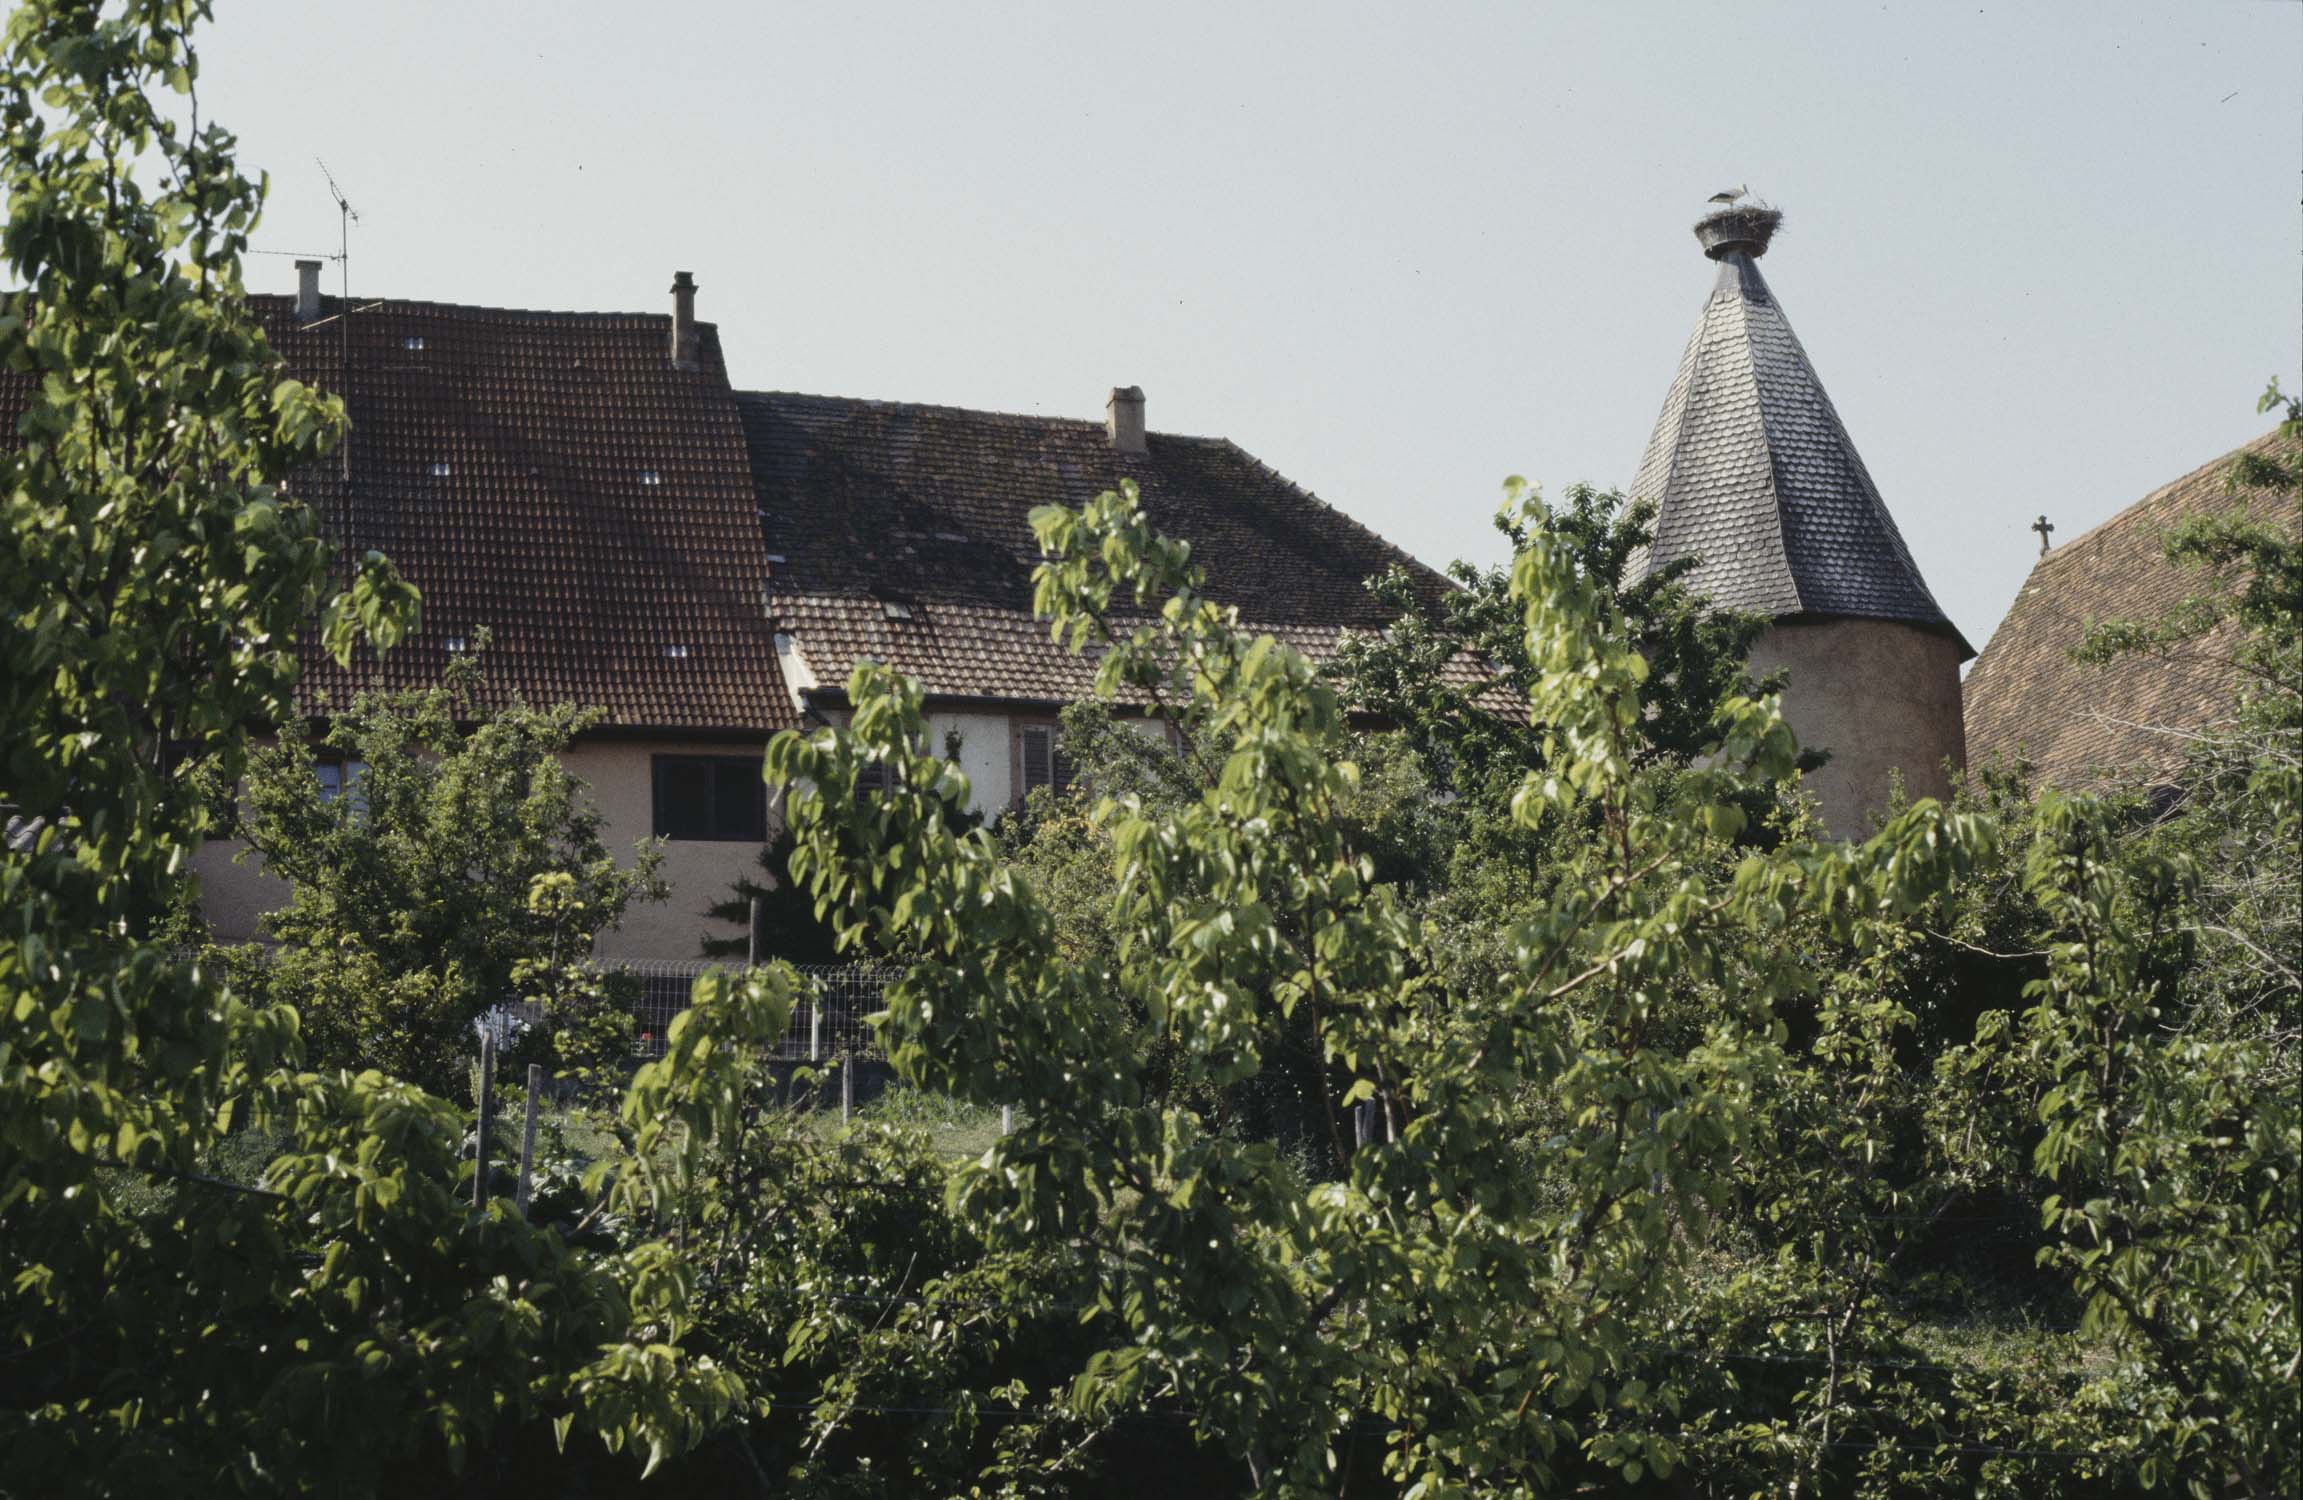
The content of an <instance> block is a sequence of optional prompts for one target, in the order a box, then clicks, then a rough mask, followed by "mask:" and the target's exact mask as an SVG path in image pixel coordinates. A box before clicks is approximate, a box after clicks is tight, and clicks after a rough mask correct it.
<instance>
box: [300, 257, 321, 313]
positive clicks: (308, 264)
mask: <svg viewBox="0 0 2303 1500" xmlns="http://www.w3.org/2000/svg"><path fill="white" fill-rule="evenodd" d="M318 316H320V263H319V262H318V261H316V260H300V261H298V262H296V321H297V322H299V323H309V322H311V321H312V320H313V319H314V318H317V317H318Z"/></svg>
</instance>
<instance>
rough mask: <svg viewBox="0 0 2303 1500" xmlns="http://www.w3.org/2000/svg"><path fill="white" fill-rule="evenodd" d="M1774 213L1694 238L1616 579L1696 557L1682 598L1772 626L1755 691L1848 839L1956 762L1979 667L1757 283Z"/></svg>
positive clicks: (1755, 659) (1747, 212) (1737, 211)
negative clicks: (1694, 303)
mask: <svg viewBox="0 0 2303 1500" xmlns="http://www.w3.org/2000/svg"><path fill="white" fill-rule="evenodd" d="M1781 221H1782V215H1781V214H1779V213H1777V212H1776V211H1775V210H1773V209H1770V208H1762V207H1730V208H1726V209H1722V210H1721V211H1719V212H1718V213H1715V214H1712V215H1710V216H1708V217H1707V218H1705V219H1703V220H1702V221H1701V222H1700V223H1698V224H1697V225H1696V226H1695V235H1696V239H1697V240H1698V242H1700V243H1701V245H1702V246H1703V253H1704V254H1705V255H1707V256H1709V257H1710V258H1711V259H1712V260H1714V261H1717V262H1718V263H1719V274H1718V276H1717V278H1716V279H1715V280H1714V282H1713V283H1712V288H1711V296H1710V298H1709V300H1708V301H1706V302H1705V303H1704V307H1703V316H1702V317H1701V319H1699V320H1698V321H1697V323H1696V327H1695V335H1694V337H1692V338H1691V339H1689V340H1688V342H1687V350H1686V352H1685V353H1684V354H1682V355H1681V356H1680V360H1679V374H1678V376H1677V377H1676V378H1675V379H1674V380H1673V381H1672V383H1671V394H1670V396H1669V397H1668V398H1667V399H1666V400H1665V401H1664V404H1663V415H1662V417H1661V418H1660V419H1658V420H1657V422H1656V424H1655V435H1654V436H1653V437H1652V438H1650V439H1649V440H1648V444H1647V453H1646V456H1645V457H1643V458H1642V459H1641V460H1640V465H1639V477H1638V478H1637V479H1636V480H1634V481H1633V483H1632V497H1633V498H1634V499H1637V500H1648V501H1651V502H1653V503H1654V505H1655V508H1656V509H1655V520H1654V523H1653V525H1654V532H1655V535H1654V540H1653V542H1652V543H1651V544H1650V545H1649V546H1648V547H1647V549H1646V550H1645V552H1644V553H1643V554H1642V555H1641V556H1639V557H1637V558H1634V559H1633V561H1632V566H1631V570H1630V575H1629V576H1630V577H1631V578H1632V579H1637V578H1640V577H1644V576H1646V574H1647V573H1648V572H1650V571H1651V570H1653V569H1655V568H1659V567H1663V566H1665V565H1667V564H1670V563H1673V562H1676V561H1678V560H1680V559H1682V558H1692V559H1694V562H1693V565H1692V566H1691V567H1690V568H1689V570H1688V572H1687V573H1686V575H1685V582H1686V583H1687V585H1688V587H1689V588H1690V589H1691V590H1693V591H1694V592H1695V593H1697V594H1701V595H1703V596H1705V597H1706V598H1708V599H1709V600H1710V602H1711V603H1712V604H1713V605H1714V606H1715V607H1718V608H1722V609H1735V610H1742V611H1747V612H1750V613H1753V614H1761V615H1765V616H1767V617H1768V618H1769V619H1770V620H1771V621H1772V622H1773V623H1772V624H1771V625H1769V627H1768V628H1767V630H1766V631H1765V632H1764V633H1763V634H1762V635H1761V636H1760V638H1759V640H1758V641H1757V642H1756V643H1755V644H1754V645H1753V647H1752V651H1751V671H1752V674H1753V675H1754V676H1763V675H1765V674H1768V673H1771V672H1776V671H1781V672H1783V673H1784V675H1785V686H1784V691H1783V711H1784V717H1785V718H1787V719H1788V720H1789V721H1790V723H1791V727H1792V729H1793V730H1794V731H1795V732H1796V733H1797V734H1798V736H1799V742H1800V744H1801V745H1802V746H1804V747H1807V748H1810V749H1817V750H1823V751H1826V752H1828V753H1829V756H1830V759H1829V760H1828V761H1827V762H1826V763H1825V764H1824V765H1823V766H1822V767H1821V768H1820V769H1819V770H1816V771H1813V772H1810V773H1809V774H1808V777H1807V787H1808V790H1809V792H1810V793H1811V794H1812V795H1813V796H1814V797H1815V800H1816V801H1817V803H1818V804H1819V806H1820V810H1821V812H1822V815H1823V821H1824V824H1825V826H1827V827H1828V828H1829V829H1830V830H1831V831H1832V833H1833V834H1835V835H1837V836H1839V837H1842V838H1852V837H1860V836H1861V835H1862V834H1863V833H1864V832H1865V831H1866V830H1867V828H1868V826H1869V824H1870V822H1871V819H1872V817H1873V816H1874V815H1875V814H1876V813H1877V812H1878V811H1879V810H1880V809H1882V808H1884V807H1885V806H1886V805H1887V801H1888V797H1889V793H1890V789H1891V787H1892V784H1893V780H1894V777H1895V775H1896V774H1897V773H1900V774H1901V776H1902V779H1903V783H1904V785H1905V786H1906V787H1907V788H1909V790H1910V792H1911V793H1912V795H1914V796H1942V795H1944V794H1945V793H1947V792H1948V791H1949V789H1950V781H1949V778H1948V777H1947V776H1946V775H1945V772H1944V767H1945V766H1946V765H1947V764H1948V765H1951V766H1954V767H1956V766H1961V765H1964V764H1965V761H1966V734H1965V730H1964V726H1963V720H1962V717H1961V709H1960V699H1959V667H1960V664H1961V663H1962V662H1964V661H1966V660H1967V659H1968V658H1969V657H1971V656H1973V655H1974V654H1975V652H1974V649H1973V648H1972V647H1970V646H1969V645H1968V644H1967V642H1966V640H1965V639H1964V638H1962V637H1961V635H1960V634H1959V631H1958V628H1957V627H1955V626H1954V625H1953V624H1952V623H1951V621H1950V619H1949V618H1948V617H1947V616H1945V614H1944V613H1943V610H1942V609H1941V607H1939V606H1938V605H1937V604H1936V602H1935V597H1934V595H1932V594H1930V593H1929V592H1928V591H1927V584H1926V582H1925V580H1923V579H1922V578H1921V577H1920V576H1919V569H1918V567H1917V565H1915V564H1914V563H1913V562H1912V560H1911V552H1910V550H1909V549H1908V548H1907V547H1905V546H1904V544H1903V537H1902V534H1901V533H1900V532H1898V531H1897V530H1896V529H1895V520H1894V518H1893V517H1892V516H1890V515H1889V514H1888V513H1887V506H1886V504H1885V502H1883V501H1882V500H1881V499H1880V498H1879V490H1878V488H1877V487H1876V486H1875V485H1873V484H1872V482H1871V475H1870V473H1869V472H1868V471H1866V470H1865V468H1864V467H1863V460H1862V459H1861V458H1860V457H1858V456H1857V454H1856V452H1855V444H1854V443H1853V442H1851V441H1850V440H1849V439H1848V436H1847V429H1846V428H1845V427H1844V426H1842V425H1841V424H1840V420H1839V413H1838V412H1837V411H1835V410H1834V409H1833V408H1832V405H1831V398H1830V397H1829V396H1827V395H1825V394H1824V391H1823V382H1822V381H1821V380H1818V379H1817V378H1816V374H1815V367H1814V366H1813V365H1811V364H1809V363H1808V359H1807V351H1806V350H1804V349H1802V348H1801V347H1800V344H1799V339H1798V336H1797V335H1795V334H1794V333H1793V332H1792V331H1791V324H1790V323H1789V322H1788V321H1786V320H1785V318H1784V316H1783V310H1782V308H1781V307H1779V306H1778V305H1777V304H1776V300H1775V295H1774V293H1773V292H1771V291H1770V290H1769V289H1768V285H1767V282H1766V281H1765V280H1764V279H1763V278H1762V277H1761V276H1760V274H1759V264H1758V262H1759V258H1760V256H1762V255H1764V254H1766V253H1767V245H1768V240H1769V239H1770V238H1771V237H1772V236H1773V234H1774V232H1775V229H1776V226H1777V225H1778V224H1779V223H1781Z"/></svg>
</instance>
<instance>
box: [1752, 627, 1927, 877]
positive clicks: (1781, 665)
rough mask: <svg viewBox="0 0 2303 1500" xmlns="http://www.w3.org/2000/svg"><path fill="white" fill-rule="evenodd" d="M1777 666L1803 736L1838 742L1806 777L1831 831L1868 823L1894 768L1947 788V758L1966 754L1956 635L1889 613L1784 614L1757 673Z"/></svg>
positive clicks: (1761, 643)
mask: <svg viewBox="0 0 2303 1500" xmlns="http://www.w3.org/2000/svg"><path fill="white" fill-rule="evenodd" d="M1779 669H1783V670H1787V671H1788V672H1789V673H1790V680H1789V682H1788V684H1787V685H1786V687H1785V689H1784V695H1783V712H1784V717H1785V718H1786V719H1788V720H1789V721H1790V722H1791V727H1792V729H1793V730H1794V731H1795V732H1796V733H1797V734H1798V735H1799V742H1800V744H1802V745H1804V746H1811V747H1813V748H1816V749H1821V750H1829V751H1830V752H1831V759H1830V760H1829V761H1828V762H1826V763H1825V764H1824V765H1823V767H1822V768H1821V769H1819V770H1817V771H1814V772H1812V773H1810V774H1809V776H1808V778H1807V787H1808V790H1809V792H1810V793H1811V794H1813V795H1814V797H1815V798H1816V801H1817V802H1818V804H1819V805H1820V807H1821V810H1822V813H1823V821H1824V824H1825V826H1826V827H1828V828H1829V829H1830V830H1831V831H1832V833H1833V834H1835V835H1837V836H1838V837H1840V838H1859V837H1862V836H1863V835H1864V834H1866V833H1867V832H1869V830H1870V824H1871V819H1872V816H1873V815H1874V814H1875V813H1877V812H1878V811H1880V810H1881V809H1882V808H1884V807H1885V806H1886V805H1887V793H1888V785H1889V773H1890V772H1892V771H1897V770H1900V771H1901V772H1902V773H1903V782H1904V785H1905V786H1906V787H1908V788H1909V789H1910V792H1911V794H1912V795H1913V796H1915V797H1922V796H1924V797H1941V796H1944V795H1947V794H1948V793H1949V791H1950V789H1951V783H1950V779H1949V778H1948V777H1947V776H1946V775H1945V773H1944V763H1945V762H1946V761H1949V762H1950V763H1951V764H1952V765H1953V766H1964V765H1965V764H1966V761H1967V752H1966V737H1965V734H1964V731H1963V728H1962V724H1961V719H1960V701H1959V644H1958V642H1956V641H1954V640H1952V639H1951V638H1949V637H1948V636H1942V635H1937V634H1935V633H1933V632H1931V631H1925V630H1920V629H1918V628H1916V627H1915V626H1910V625H1900V624H1896V623H1894V622H1893V621H1888V620H1819V621H1804V620H1795V621H1785V622H1783V623H1781V624H1778V625H1774V626H1771V627H1769V629H1768V630H1767V632H1766V633H1765V634H1763V635H1761V636H1760V638H1759V640H1758V642H1757V643H1756V644H1755V645H1754V646H1753V647H1752V650H1751V670H1752V672H1753V675H1755V676H1756V675H1760V674H1763V673H1768V672H1773V671H1776V670H1779Z"/></svg>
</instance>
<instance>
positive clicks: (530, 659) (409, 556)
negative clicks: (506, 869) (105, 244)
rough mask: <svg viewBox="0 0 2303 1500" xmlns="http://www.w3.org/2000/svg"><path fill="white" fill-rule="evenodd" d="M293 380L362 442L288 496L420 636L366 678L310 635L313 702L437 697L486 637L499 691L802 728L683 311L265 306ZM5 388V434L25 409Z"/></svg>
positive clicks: (711, 720)
mask: <svg viewBox="0 0 2303 1500" xmlns="http://www.w3.org/2000/svg"><path fill="white" fill-rule="evenodd" d="M249 300H250V304H251V307H252V310H253V311H254V313H255V315H256V316H257V318H258V320H259V321H260V322H261V323H262V324H263V326H264V329H265V332H266V333H267V335H268V336H269V337H270V339H271V341H272V345H273V347H274V348H275V349H276V350H278V351H279V353H280V355H281V357H282V358H283V360H284V361H285V362H286V364H287V366H288V369H289V371H290V372H291V373H292V374H294V375H296V376H297V377H299V378H301V379H303V380H305V381H307V382H310V383H312V384H314V385H318V386H321V387H323V388H325V389H328V390H331V391H334V392H337V393H339V394H341V395H343V396H344V397H345V402H346V407H347V410H348V411H349V414H350V417H351V433H350V436H349V437H348V438H347V439H346V440H345V442H344V443H343V445H342V446H341V447H339V449H338V450H337V451H336V452H335V453H334V454H332V455H330V457H329V458H327V459H326V460H324V461H323V462H321V463H319V464H316V465H313V466H310V467H309V468H307V469H306V470H304V471H302V472H300V473H298V474H296V475H294V476H292V477H291V479H290V481H289V485H288V488H289V490H290V492H291V493H293V494H295V495H298V496H300V497H302V498H303V499H305V500H306V501H308V502H310V503H311V504H312V505H313V506H314V507H315V508H316V509H318V510H319V511H320V512H321V514H322V515H323V516H324V517H325V518H326V521H327V524H328V527H329V529H330V531H331V532H332V533H333V534H334V535H336V536H337V537H338V538H339V539H340V540H341V541H343V542H345V543H347V544H348V546H347V551H357V550H362V549H366V548H371V547H373V548H376V549H378V550H380V551H382V552H384V553H385V554H386V555H388V556H389V557H391V558H392V560H393V561H394V562H395V563H396V564H397V565H398V566H399V568H400V571H401V573H402V574H403V575H404V576H405V577H407V578H408V579H409V580H410V581H411V582H413V583H414V584H415V585H416V587H417V588H418V589H419V590H421V592H422V594H423V623H422V627H421V629H420V630H419V631H418V632H417V633H416V634H415V635H414V636H413V637H412V638H410V639H409V640H407V641H404V642H403V643H402V644H401V645H400V646H399V647H397V648H396V649H395V650H393V651H392V652H391V653H390V654H389V655H388V656H386V658H385V659H384V661H383V663H382V668H381V672H380V674H379V670H378V664H377V662H376V660H375V658H374V656H373V655H372V654H371V653H368V652H366V651H362V652H361V653H360V654H359V655H358V656H356V657H355V658H354V660H353V664H352V667H351V669H350V670H349V671H347V670H344V669H341V668H338V667H337V666H336V665H335V663H334V662H333V661H331V660H329V659H328V658H327V656H326V654H325V653H323V652H321V651H319V650H318V649H317V648H316V646H314V645H313V643H312V642H311V641H310V640H309V639H307V641H306V652H305V670H304V675H303V680H302V681H301V682H300V683H299V684H298V697H299V701H300V705H301V707H302V708H303V709H304V710H305V711H307V712H325V711H326V710H327V709H328V708H329V707H330V706H332V705H333V706H340V705H342V704H344V703H345V702H347V701H348V700H349V699H350V697H351V695H352V693H353V692H354V691H355V690H356V689H358V688H359V687H363V686H369V685H374V684H377V683H379V682H381V683H382V684H383V685H385V686H390V687H409V686H418V685H423V684H428V683H432V682H436V681H437V680H438V679H439V674H440V671H441V669H442V667H443V666H444V665H445V664H446V662H447V660H448V658H449V656H450V654H451V649H450V648H451V645H452V644H454V643H459V642H461V643H464V645H465V646H466V647H467V648H468V645H469V643H470V642H471V641H472V639H473V638H474V637H475V636H476V635H477V633H478V632H479V630H480V629H481V628H482V627H483V626H484V627H486V628H487V630H488V632H489V635H490V637H491V640H492V645H491V646H490V648H489V651H488V655H487V658H486V662H487V681H488V688H489V690H490V692H491V693H492V694H493V695H495V696H496V697H497V698H498V699H500V700H501V699H508V698H510V697H511V696H513V695H518V696H521V697H524V698H526V699H527V700H528V701H529V702H531V703H553V702H563V701H572V702H577V703H582V704H586V705H591V706H597V707H600V708H603V709H605V710H606V711H607V714H608V723H610V724H611V725H615V726H621V727H631V728H674V729H682V730H707V729H709V730H741V731H747V732H757V731H766V730H771V729H776V728H780V727H784V726H787V725H790V724H793V723H795V722H796V718H795V715H794V712H793V709H792V704H791V699H790V696H789V694H788V693H786V692H785V690H784V686H783V682H782V679H781V677H780V675H779V673H778V669H777V663H776V655H775V643H774V633H773V631H772V630H771V629H770V628H769V622H768V614H767V608H766V593H767V581H768V564H767V551H766V549H765V547H764V546H763V545H762V544H761V541H760V529H759V519H758V514H757V506H756V504H755V502H754V499H753V495H752V483H751V470H750V465H749V462H748V459H747V456H746V453H745V448H744V435H743V428H742V425H741V424H740V423H739V422H738V420H737V416H736V403H735V397H734V394H733V393H732V392H731V391H730V390H729V388H728V380H727V375H726V372H725V370H724V368H723V366H722V364H721V361H720V349H719V340H718V338H717V336H716V334H715V332H714V331H713V330H712V328H711V327H710V326H709V325H703V326H702V327H701V333H702V339H701V345H702V349H701V358H700V360H699V361H698V365H699V367H698V368H697V369H694V370H690V371H683V370H679V369H676V368H674V367H673V365H672V362H671V359H670V354H669V344H670V337H671V319H670V318H669V317H667V316H646V315H641V314H622V313H606V314H601V313H564V312H517V311H507V310H503V309H498V308H483V307H457V306H450V305H444V304H439V303H431V302H402V301H365V302H364V301H357V300H356V301H355V302H354V304H353V312H352V316H351V317H350V318H349V319H345V318H342V317H340V316H339V313H340V311H341V304H340V303H339V302H338V300H337V299H335V298H333V297H330V298H326V299H323V302H322V305H321V309H320V315H319V317H318V318H316V319H315V320H314V321H313V322H311V323H309V324H299V323H298V321H297V319H296V316H295V303H294V299H293V298H289V297H276V296H257V297H252V298H250V299H249ZM29 397H30V386H29V384H28V382H27V381H26V379H25V378H24V377H22V376H17V375H10V374H6V373H5V372H0V441H4V440H6V439H7V438H8V437H12V436H13V434H14V432H15V427H16V418H17V416H18V414H19V413H20V412H21V410H22V408H23V406H24V404H25V403H26V402H27V401H28V400H29Z"/></svg>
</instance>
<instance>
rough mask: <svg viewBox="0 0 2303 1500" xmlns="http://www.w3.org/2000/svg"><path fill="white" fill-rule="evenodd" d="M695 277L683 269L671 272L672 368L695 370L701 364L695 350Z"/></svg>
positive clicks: (696, 344) (697, 343)
mask: <svg viewBox="0 0 2303 1500" xmlns="http://www.w3.org/2000/svg"><path fill="white" fill-rule="evenodd" d="M699 347H700V341H699V340H698V339H697V337H696V278H695V277H693V276H690V275H689V274H688V273H687V272H685V271H675V272H674V273H673V274H672V368H673V369H675V370H695V369H701V368H702V366H703V360H702V357H701V356H700V355H699V353H698V352H697V351H698V349H699Z"/></svg>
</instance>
